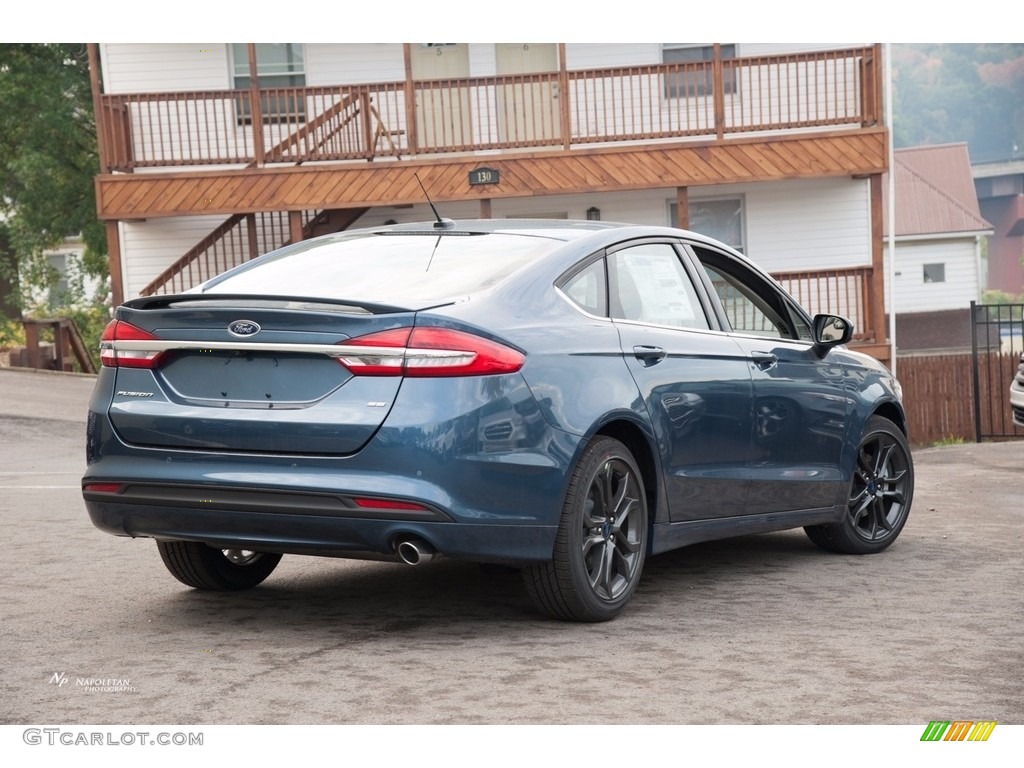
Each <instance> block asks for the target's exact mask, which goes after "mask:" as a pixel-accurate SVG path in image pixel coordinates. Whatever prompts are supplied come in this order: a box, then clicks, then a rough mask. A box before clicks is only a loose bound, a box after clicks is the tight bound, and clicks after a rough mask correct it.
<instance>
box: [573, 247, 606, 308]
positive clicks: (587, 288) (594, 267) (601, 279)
mask: <svg viewBox="0 0 1024 768" xmlns="http://www.w3.org/2000/svg"><path fill="white" fill-rule="evenodd" d="M562 293H564V294H565V295H566V296H568V297H569V298H570V299H571V300H572V301H573V303H574V304H576V305H577V306H579V308H580V309H582V310H583V311H584V312H589V313H590V314H592V315H597V316H598V317H607V316H608V281H607V279H606V277H605V270H604V259H598V260H597V261H595V262H594V263H593V264H591V265H590V266H588V267H584V268H583V269H581V270H580V271H579V272H577V273H576V274H575V275H573V276H572V277H570V278H569V279H568V280H566V281H565V284H564V285H562Z"/></svg>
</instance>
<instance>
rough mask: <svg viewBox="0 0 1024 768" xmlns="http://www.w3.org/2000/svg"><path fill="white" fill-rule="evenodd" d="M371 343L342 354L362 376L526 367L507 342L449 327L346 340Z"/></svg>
mask: <svg viewBox="0 0 1024 768" xmlns="http://www.w3.org/2000/svg"><path fill="white" fill-rule="evenodd" d="M340 345H341V346H345V347H350V346H351V347H368V348H369V349H367V351H366V353H362V352H354V353H346V354H342V355H340V356H339V358H338V360H339V362H340V363H341V364H342V365H344V366H345V367H346V368H348V369H349V370H350V371H351V372H352V373H353V374H356V375H359V376H415V377H420V378H429V377H435V376H483V375H487V374H493V373H515V372H516V371H518V370H519V369H520V368H522V367H523V362H524V361H525V359H526V358H525V357H524V356H523V354H522V353H521V352H518V351H517V350H514V349H512V348H511V347H506V346H505V345H503V344H498V343H497V342H494V341H491V340H489V339H485V338H483V337H482V336H476V335H474V334H472V333H466V332H464V331H456V330H452V329H450V328H395V329H392V330H390V331H381V332H380V333H371V334H369V335H368V336H360V337H359V338H356V339H348V340H346V341H343V342H341V344H340Z"/></svg>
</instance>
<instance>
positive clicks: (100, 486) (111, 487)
mask: <svg viewBox="0 0 1024 768" xmlns="http://www.w3.org/2000/svg"><path fill="white" fill-rule="evenodd" d="M121 487H122V486H121V484H120V483H87V484H86V485H85V486H84V487H83V488H82V490H83V491H85V492H86V493H120V492H121Z"/></svg>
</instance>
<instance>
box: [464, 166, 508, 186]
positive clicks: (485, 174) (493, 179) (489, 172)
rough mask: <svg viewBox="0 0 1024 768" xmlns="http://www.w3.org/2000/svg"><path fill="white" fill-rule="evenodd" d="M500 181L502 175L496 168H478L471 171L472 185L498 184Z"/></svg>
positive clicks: (470, 180)
mask: <svg viewBox="0 0 1024 768" xmlns="http://www.w3.org/2000/svg"><path fill="white" fill-rule="evenodd" d="M499 181H501V177H500V176H499V175H498V172H497V171H496V170H495V169H494V168H476V169H474V170H472V171H470V172H469V184H470V186H474V187H475V186H478V185H480V184H497V183H498V182H499Z"/></svg>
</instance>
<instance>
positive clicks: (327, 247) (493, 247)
mask: <svg viewBox="0 0 1024 768" xmlns="http://www.w3.org/2000/svg"><path fill="white" fill-rule="evenodd" d="M560 245H562V242H561V241H559V240H554V239H549V238H542V237H530V236H523V235H506V234H500V233H489V234H485V235H479V234H463V233H459V234H443V235H435V234H433V233H426V234H411V233H393V234H361V235H357V236H356V235H349V236H344V235H341V236H338V237H336V238H330V239H327V240H310V241H306V242H303V243H297V244H296V245H294V246H290V247H287V248H283V249H281V250H279V251H274V252H273V253H269V254H267V255H266V256H264V257H262V258H260V259H257V260H255V261H253V262H251V263H250V264H247V265H245V266H244V267H242V268H240V269H239V270H237V271H235V272H229V273H227V274H225V275H223V276H222V277H219V278H214V279H213V280H211V281H210V282H208V283H206V284H205V285H204V286H202V288H201V290H202V292H203V293H208V294H209V293H225V294H254V295H258V294H263V295H276V296H303V297H310V298H330V299H344V300H350V301H354V302H367V303H377V304H385V305H391V306H401V307H408V308H410V309H413V308H417V307H427V306H434V305H437V304H443V303H446V302H449V301H452V300H456V299H461V298H464V297H466V296H469V295H470V294H473V293H476V292H479V291H481V290H484V289H487V288H489V287H491V286H493V285H496V284H497V283H499V282H500V281H501V280H503V279H504V278H506V277H508V276H509V275H511V274H512V273H514V272H515V271H516V270H518V269H520V268H522V267H524V266H526V265H527V264H530V263H532V262H534V261H536V260H537V259H539V258H541V257H542V256H544V255H545V254H546V253H550V252H551V251H553V250H554V249H555V248H557V247H559V246H560Z"/></svg>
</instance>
